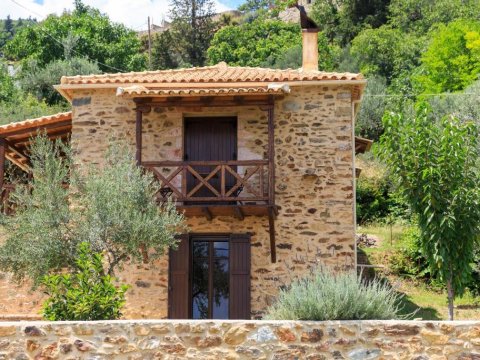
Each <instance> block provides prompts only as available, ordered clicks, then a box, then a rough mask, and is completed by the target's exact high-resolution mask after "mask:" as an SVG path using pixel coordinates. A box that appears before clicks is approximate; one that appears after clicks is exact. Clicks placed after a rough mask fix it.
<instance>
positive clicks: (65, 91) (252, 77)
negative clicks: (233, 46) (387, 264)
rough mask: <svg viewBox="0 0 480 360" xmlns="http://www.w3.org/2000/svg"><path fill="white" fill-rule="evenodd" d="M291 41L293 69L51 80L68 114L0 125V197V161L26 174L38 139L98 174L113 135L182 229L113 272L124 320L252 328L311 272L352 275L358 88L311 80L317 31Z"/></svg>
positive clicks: (336, 76) (350, 82) (316, 74)
mask: <svg viewBox="0 0 480 360" xmlns="http://www.w3.org/2000/svg"><path fill="white" fill-rule="evenodd" d="M303 34H304V58H303V61H304V64H303V68H302V69H298V70H291V69H289V70H277V69H262V68H247V67H231V66H227V65H226V64H225V63H220V64H217V65H214V66H208V67H203V68H191V69H178V70H166V71H147V72H138V73H119V74H103V75H89V76H72V77H63V78H62V80H61V83H60V84H59V85H57V86H56V89H57V90H58V91H59V92H60V93H61V94H62V95H63V96H64V97H65V98H66V99H67V100H68V101H70V102H71V104H72V111H71V112H69V113H63V114H57V115H53V116H48V117H43V118H39V119H34V120H27V121H24V122H20V123H14V124H9V125H5V126H2V127H0V179H1V180H0V181H1V182H0V185H1V186H2V188H3V189H4V191H3V195H4V197H5V194H6V191H7V190H8V189H9V187H8V184H4V180H3V168H4V166H3V164H4V160H5V158H7V159H9V160H10V161H11V162H13V163H14V164H16V165H18V166H19V167H21V168H22V169H23V170H25V171H28V154H26V153H25V151H24V150H25V146H26V143H28V141H27V140H28V137H29V136H30V135H31V134H33V133H35V132H36V131H37V130H38V129H44V130H45V131H47V133H48V134H49V136H51V137H62V136H63V137H68V136H69V137H70V141H71V146H72V147H73V149H74V153H75V161H76V162H77V163H91V164H92V163H93V164H101V162H102V159H103V153H104V152H105V150H106V148H107V146H108V141H107V140H108V138H109V137H110V136H112V134H113V135H116V136H122V137H125V138H126V139H127V141H128V143H129V145H130V146H131V148H132V150H134V151H135V154H136V160H137V162H138V164H139V166H143V167H145V168H147V169H149V170H151V171H152V172H153V173H154V174H155V176H156V177H157V179H158V180H159V182H160V183H161V186H162V189H161V191H160V193H159V198H160V201H162V199H164V198H166V197H167V196H172V197H173V198H174V199H175V201H176V204H177V208H178V210H179V211H181V212H183V213H184V214H185V216H186V219H187V222H188V226H189V229H190V233H189V234H183V235H182V236H181V242H180V245H179V248H178V250H177V251H170V252H169V254H166V255H165V256H164V258H163V259H162V260H161V261H159V262H158V263H156V264H153V265H146V264H145V265H135V266H134V265H132V266H130V267H129V268H128V269H126V270H125V271H124V272H122V273H121V274H119V277H120V279H121V280H122V281H125V282H128V283H130V284H132V285H133V287H132V289H131V290H129V292H128V302H127V307H126V311H125V316H126V317H127V318H141V317H147V318H167V317H168V318H196V319H198V318H230V319H235V318H251V317H252V318H253V317H259V316H261V314H262V312H263V311H264V310H265V308H266V306H268V305H269V304H270V303H271V302H272V301H273V300H274V299H275V296H276V294H277V292H278V289H279V287H280V286H282V285H284V284H288V282H289V281H291V279H292V278H293V277H296V276H302V275H305V274H307V273H308V272H309V270H310V269H311V267H312V266H314V265H315V264H318V263H321V264H325V265H328V266H332V267H335V268H337V269H354V268H355V266H356V256H355V251H356V249H355V240H354V238H355V236H354V235H355V201H354V199H355V190H354V189H355V187H354V184H355V164H354V159H355V152H356V151H362V150H365V149H366V148H368V147H369V142H368V141H366V140H364V139H358V138H357V139H355V136H354V120H355V115H356V113H357V111H358V108H359V104H360V100H361V95H362V91H363V88H364V86H365V83H366V81H365V80H364V78H363V77H362V76H361V75H359V74H351V73H326V72H321V71H318V70H316V69H317V68H318V58H317V56H318V55H317V53H318V52H317V49H316V32H308V31H305V32H304V33H303ZM356 140H357V141H356ZM0 285H1V284H0ZM18 294H19V292H15V294H14V295H11V296H12V298H13V297H14V296H17V295H18ZM2 297H3V299H2ZM6 297H7V298H6ZM0 300H1V302H5V301H7V302H8V301H11V299H10V300H9V298H8V296H7V295H6V294H4V295H0ZM35 306H36V305H32V304H29V305H28V306H25V307H24V309H26V308H28V309H30V311H34V310H35ZM16 310H17V311H18V309H15V308H13V309H12V308H7V310H5V311H11V312H15V311H16ZM1 311H2V309H1V308H0V313H1Z"/></svg>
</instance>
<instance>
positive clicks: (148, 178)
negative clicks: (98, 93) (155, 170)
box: [0, 136, 184, 285]
mask: <svg viewBox="0 0 480 360" xmlns="http://www.w3.org/2000/svg"><path fill="white" fill-rule="evenodd" d="M133 159H134V157H133V155H132V154H131V153H130V151H129V150H128V148H127V146H126V145H125V144H124V143H122V142H120V143H118V142H113V141H112V143H111V146H110V150H109V151H108V153H107V154H106V157H105V165H104V166H103V167H102V168H99V167H93V166H92V167H90V168H87V169H85V168H83V169H80V171H79V172H78V173H77V171H76V170H77V169H76V168H74V167H73V166H72V162H71V150H70V148H69V147H68V146H66V145H64V144H62V143H61V142H60V141H57V142H51V141H50V140H49V139H48V138H47V137H46V136H40V137H37V138H36V140H35V141H34V142H33V146H32V149H31V160H32V167H33V179H32V180H31V181H30V183H29V184H28V185H26V186H18V188H17V191H16V192H15V210H16V212H15V215H14V216H9V217H4V218H3V222H4V225H5V227H6V234H7V239H6V241H5V243H4V244H3V245H2V246H0V268H1V269H2V270H4V271H9V272H12V273H13V274H14V275H15V277H16V279H17V280H22V279H24V278H25V277H28V278H31V279H32V280H33V281H34V283H35V284H36V285H38V283H39V282H40V281H41V279H42V278H43V277H44V276H45V275H46V274H47V273H49V272H51V271H59V270H61V269H64V268H70V269H71V268H75V266H76V256H77V246H78V244H79V243H81V242H86V243H88V244H90V245H91V247H92V249H93V250H94V251H96V252H102V253H103V254H104V255H105V256H106V266H107V272H108V273H109V274H112V273H113V271H114V270H115V269H116V268H118V267H121V265H122V264H123V263H124V262H125V261H126V260H127V259H130V260H131V261H133V262H140V261H142V260H143V258H144V253H143V252H142V250H141V249H147V250H148V251H149V254H148V255H149V259H151V260H153V259H156V258H158V257H159V256H161V255H162V254H163V253H164V251H165V249H167V248H168V247H169V246H174V245H175V244H176V240H175V235H176V234H177V233H178V232H181V231H183V230H184V218H183V215H181V214H179V213H177V211H176V208H175V205H174V204H173V203H172V202H167V203H166V204H164V205H162V206H158V204H157V201H156V193H157V190H158V184H157V183H156V181H155V180H154V178H153V175H151V174H147V173H144V172H143V170H142V169H141V168H139V167H138V166H137V165H136V164H135V162H134V160H133ZM66 184H70V186H66ZM38 259H42V260H41V261H38Z"/></svg>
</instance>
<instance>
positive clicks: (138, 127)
mask: <svg viewBox="0 0 480 360" xmlns="http://www.w3.org/2000/svg"><path fill="white" fill-rule="evenodd" d="M136 112H137V116H136V119H135V147H136V152H135V160H136V161H137V165H139V166H140V165H141V163H142V121H143V112H142V109H140V108H139V107H137V109H136Z"/></svg>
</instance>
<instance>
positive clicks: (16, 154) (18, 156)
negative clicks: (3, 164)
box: [5, 141, 32, 173]
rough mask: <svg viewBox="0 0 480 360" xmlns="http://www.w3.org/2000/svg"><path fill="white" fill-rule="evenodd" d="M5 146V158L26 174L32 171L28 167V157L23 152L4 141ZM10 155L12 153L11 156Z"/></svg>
mask: <svg viewBox="0 0 480 360" xmlns="http://www.w3.org/2000/svg"><path fill="white" fill-rule="evenodd" d="M5 145H6V146H7V147H8V151H7V152H6V153H5V157H6V158H7V159H8V160H10V161H11V162H12V163H13V164H15V165H17V166H18V167H19V168H20V169H22V170H23V171H25V172H27V173H29V172H31V171H32V169H31V167H30V165H29V161H28V156H27V155H26V154H25V153H24V152H23V151H21V150H20V149H17V148H16V147H15V146H13V145H12V144H10V143H9V142H8V141H5ZM10 153H13V155H11V154H10Z"/></svg>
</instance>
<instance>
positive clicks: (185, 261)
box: [168, 234, 190, 319]
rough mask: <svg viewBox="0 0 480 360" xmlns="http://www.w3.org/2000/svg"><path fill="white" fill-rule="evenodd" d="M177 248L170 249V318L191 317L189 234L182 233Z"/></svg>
mask: <svg viewBox="0 0 480 360" xmlns="http://www.w3.org/2000/svg"><path fill="white" fill-rule="evenodd" d="M179 238H180V242H179V243H178V247H177V249H176V250H173V249H170V251H169V262H168V318H169V319H188V317H189V311H188V310H189V304H190V295H189V279H188V274H189V260H190V241H189V236H188V235H187V234H184V235H180V236H179Z"/></svg>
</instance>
